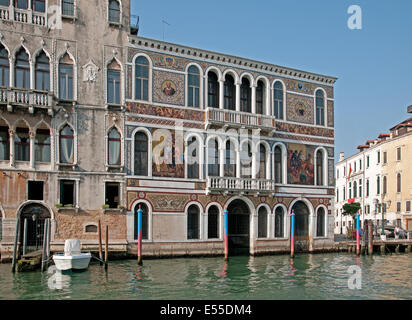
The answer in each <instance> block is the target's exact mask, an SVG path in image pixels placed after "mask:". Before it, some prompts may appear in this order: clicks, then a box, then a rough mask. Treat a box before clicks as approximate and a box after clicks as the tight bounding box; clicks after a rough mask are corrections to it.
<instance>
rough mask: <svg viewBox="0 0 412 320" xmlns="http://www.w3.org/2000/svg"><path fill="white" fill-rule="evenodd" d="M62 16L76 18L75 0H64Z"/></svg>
mask: <svg viewBox="0 0 412 320" xmlns="http://www.w3.org/2000/svg"><path fill="white" fill-rule="evenodd" d="M62 15H63V16H69V17H73V16H74V0H62Z"/></svg>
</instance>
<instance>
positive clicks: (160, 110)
mask: <svg viewBox="0 0 412 320" xmlns="http://www.w3.org/2000/svg"><path fill="white" fill-rule="evenodd" d="M126 110H127V112H130V113H134V114H142V115H150V116H158V117H165V118H174V119H183V120H193V121H204V120H205V113H204V112H202V111H195V110H186V109H178V108H172V107H157V106H152V105H148V104H141V103H127V104H126Z"/></svg>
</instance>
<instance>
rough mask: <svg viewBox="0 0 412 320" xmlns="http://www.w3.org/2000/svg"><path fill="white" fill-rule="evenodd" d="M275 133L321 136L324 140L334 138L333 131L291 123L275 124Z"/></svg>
mask: <svg viewBox="0 0 412 320" xmlns="http://www.w3.org/2000/svg"><path fill="white" fill-rule="evenodd" d="M276 131H283V132H290V133H296V134H304V135H311V136H322V137H326V138H334V137H335V134H334V130H333V129H323V128H315V127H309V126H303V125H297V124H292V123H284V122H278V121H277V122H276ZM298 139H301V138H298ZM329 143H330V141H329Z"/></svg>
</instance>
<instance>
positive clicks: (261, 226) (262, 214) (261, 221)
mask: <svg viewBox="0 0 412 320" xmlns="http://www.w3.org/2000/svg"><path fill="white" fill-rule="evenodd" d="M267 234H268V211H267V209H266V208H265V207H260V208H259V211H258V238H267Z"/></svg>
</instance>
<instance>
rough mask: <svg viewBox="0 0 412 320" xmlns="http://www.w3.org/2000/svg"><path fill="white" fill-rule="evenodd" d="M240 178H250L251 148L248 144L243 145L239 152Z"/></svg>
mask: <svg viewBox="0 0 412 320" xmlns="http://www.w3.org/2000/svg"><path fill="white" fill-rule="evenodd" d="M240 169H241V178H245V179H251V178H252V147H251V146H250V144H249V143H243V145H242V148H241V150H240Z"/></svg>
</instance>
